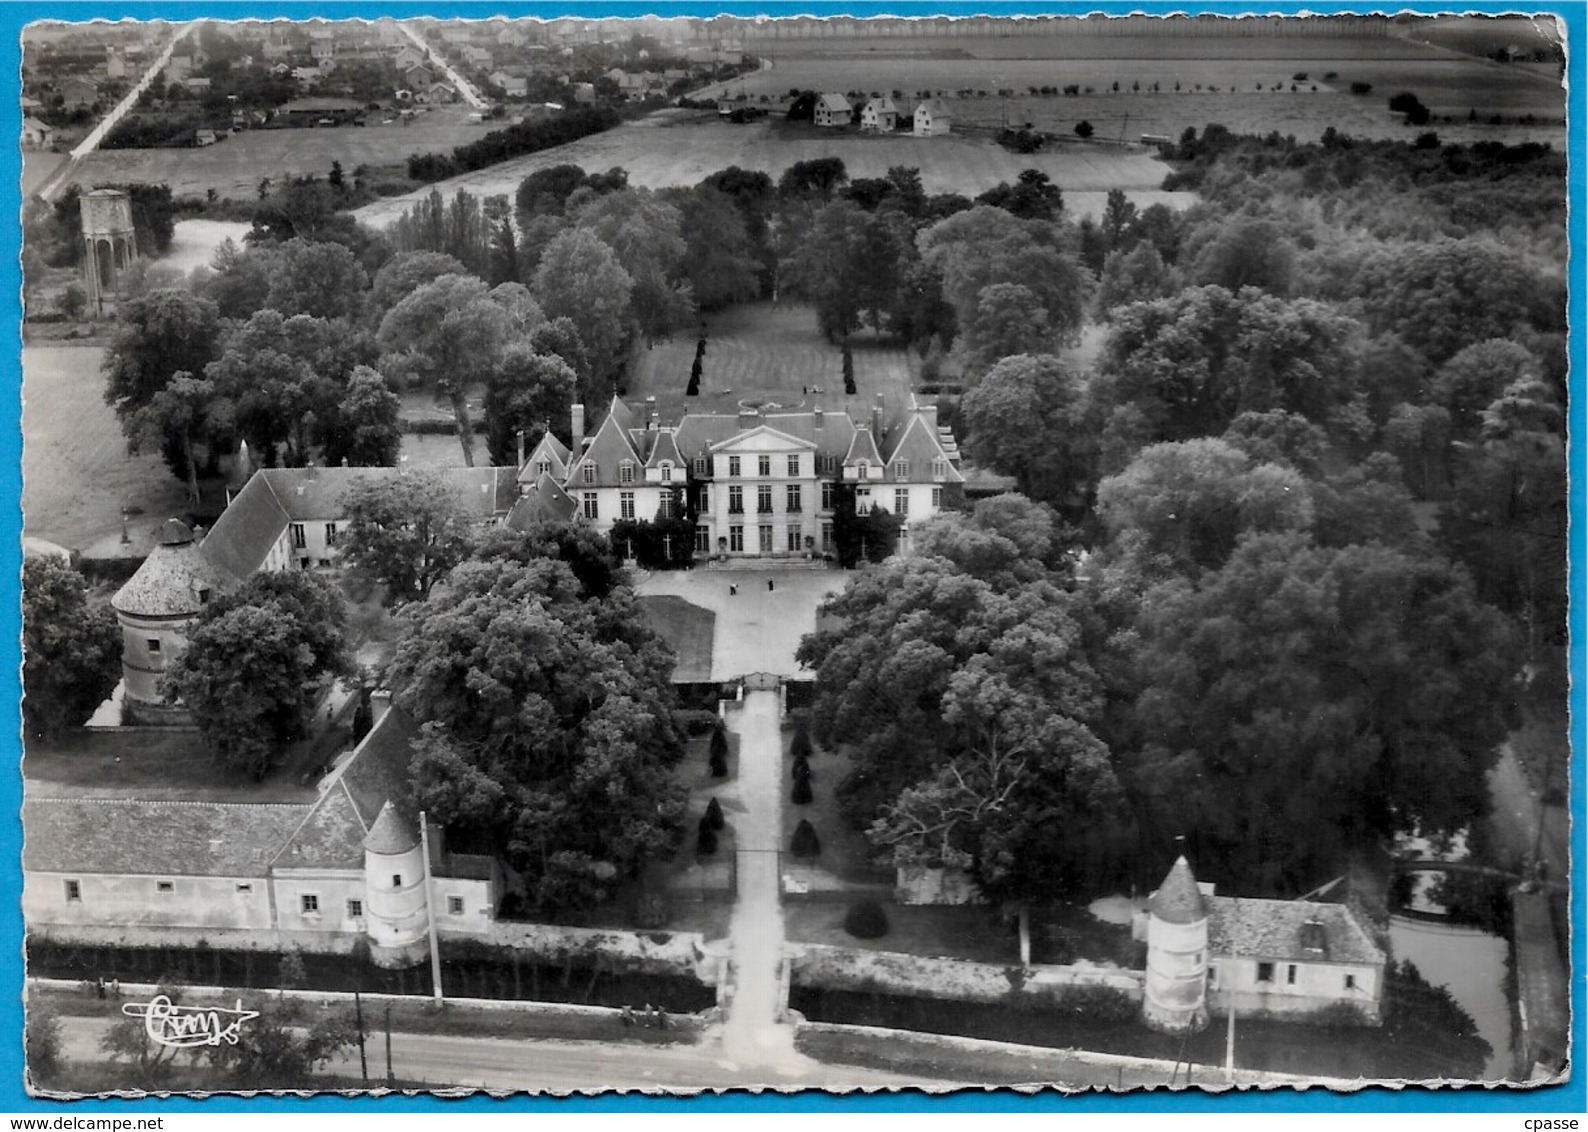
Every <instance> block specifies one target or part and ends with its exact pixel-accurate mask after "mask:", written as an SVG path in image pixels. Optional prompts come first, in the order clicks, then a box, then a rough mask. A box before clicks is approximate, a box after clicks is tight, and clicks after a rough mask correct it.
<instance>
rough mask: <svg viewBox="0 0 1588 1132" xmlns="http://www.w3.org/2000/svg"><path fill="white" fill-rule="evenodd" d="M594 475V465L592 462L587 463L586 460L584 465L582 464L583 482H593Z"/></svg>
mask: <svg viewBox="0 0 1588 1132" xmlns="http://www.w3.org/2000/svg"><path fill="white" fill-rule="evenodd" d="M595 477H596V467H595V465H594V464H592V463H589V462H588V461H586V463H585V466H584V482H585V483H595Z"/></svg>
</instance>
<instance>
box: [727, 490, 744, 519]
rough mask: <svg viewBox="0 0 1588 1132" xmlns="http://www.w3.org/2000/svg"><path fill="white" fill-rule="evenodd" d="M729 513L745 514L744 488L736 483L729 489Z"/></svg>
mask: <svg viewBox="0 0 1588 1132" xmlns="http://www.w3.org/2000/svg"><path fill="white" fill-rule="evenodd" d="M728 514H730V515H742V514H744V488H742V487H740V486H739V485H738V484H734V485H733V486H732V487H730V488H729V489H728Z"/></svg>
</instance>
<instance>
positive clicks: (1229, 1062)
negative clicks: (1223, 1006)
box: [1224, 1000, 1235, 1085]
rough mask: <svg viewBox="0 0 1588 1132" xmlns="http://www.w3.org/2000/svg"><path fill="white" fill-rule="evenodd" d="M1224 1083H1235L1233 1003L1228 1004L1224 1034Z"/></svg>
mask: <svg viewBox="0 0 1588 1132" xmlns="http://www.w3.org/2000/svg"><path fill="white" fill-rule="evenodd" d="M1224 1083H1225V1084H1226V1085H1233V1084H1234V1083H1235V1003H1234V1001H1233V1000H1232V1001H1231V1002H1230V1024H1229V1029H1228V1030H1226V1031H1225V1034H1224Z"/></svg>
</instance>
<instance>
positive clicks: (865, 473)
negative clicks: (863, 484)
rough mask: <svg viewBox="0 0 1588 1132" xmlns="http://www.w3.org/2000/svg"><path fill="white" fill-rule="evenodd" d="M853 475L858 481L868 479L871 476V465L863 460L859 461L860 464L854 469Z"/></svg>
mask: <svg viewBox="0 0 1588 1132" xmlns="http://www.w3.org/2000/svg"><path fill="white" fill-rule="evenodd" d="M855 475H856V477H858V478H859V479H867V478H869V477H870V475H871V465H870V464H868V463H867V462H866V461H864V460H862V461H860V464H859V465H858V466H857V467H856V469H855Z"/></svg>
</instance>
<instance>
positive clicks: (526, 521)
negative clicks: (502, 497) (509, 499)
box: [507, 472, 579, 531]
mask: <svg viewBox="0 0 1588 1132" xmlns="http://www.w3.org/2000/svg"><path fill="white" fill-rule="evenodd" d="M578 509H579V505H578V504H577V503H575V502H574V499H573V496H571V495H569V494H568V493H567V492H566V491H564V490H563V488H562V485H561V484H559V483H558V482H557V481H556V480H555V479H553V478H552V477H551V474H550V473H549V472H542V473H541V474H540V478H538V479H537V480H536V481H535V482H534V483H532V484H531V485H530V486H529V489H528V490H527V491H525V492H524V494H523V495H521V496H519V497H518V502H517V503H515V504H513V509H512V511H510V512H509V513H508V516H507V528H508V529H509V530H513V531H527V530H529V528H530V527H531V526H533V525H534V524H535V523H545V522H554V523H561V522H566V521H568V520H569V519H571V518H573V516H574V512H576V511H577V510H578Z"/></svg>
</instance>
